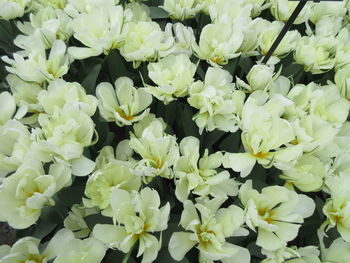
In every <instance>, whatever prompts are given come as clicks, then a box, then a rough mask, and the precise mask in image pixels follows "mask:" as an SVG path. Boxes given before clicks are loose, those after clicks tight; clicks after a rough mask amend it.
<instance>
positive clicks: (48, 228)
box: [31, 220, 58, 239]
mask: <svg viewBox="0 0 350 263" xmlns="http://www.w3.org/2000/svg"><path fill="white" fill-rule="evenodd" d="M57 225H58V224H56V223H48V222H45V221H42V220H39V221H38V222H37V224H36V227H35V230H34V232H33V233H32V234H31V236H33V237H36V238H39V239H43V238H45V237H46V236H48V235H49V234H50V233H51V232H52V231H53V230H54V229H55V228H56V227H57Z"/></svg>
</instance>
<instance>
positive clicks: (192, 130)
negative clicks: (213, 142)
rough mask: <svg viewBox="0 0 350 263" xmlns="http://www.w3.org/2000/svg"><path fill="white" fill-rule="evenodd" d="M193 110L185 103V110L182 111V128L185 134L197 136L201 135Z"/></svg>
mask: <svg viewBox="0 0 350 263" xmlns="http://www.w3.org/2000/svg"><path fill="white" fill-rule="evenodd" d="M192 118H193V112H192V110H191V108H190V106H188V105H184V110H183V113H182V119H181V120H182V128H183V131H184V133H185V136H195V137H199V129H198V126H197V124H196V123H195V122H194V121H193V120H192Z"/></svg>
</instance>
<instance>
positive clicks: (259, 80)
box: [236, 64, 280, 92]
mask: <svg viewBox="0 0 350 263" xmlns="http://www.w3.org/2000/svg"><path fill="white" fill-rule="evenodd" d="M279 74H280V72H278V73H276V74H274V67H273V66H266V65H261V64H258V65H254V66H253V67H252V68H251V69H250V70H249V72H248V74H247V81H248V84H246V83H245V82H243V81H242V80H241V79H239V78H238V77H236V80H237V86H239V87H240V88H243V89H245V90H246V91H247V92H252V91H255V90H268V89H269V88H270V87H272V86H273V84H274V81H275V80H276V79H277V78H278V77H279Z"/></svg>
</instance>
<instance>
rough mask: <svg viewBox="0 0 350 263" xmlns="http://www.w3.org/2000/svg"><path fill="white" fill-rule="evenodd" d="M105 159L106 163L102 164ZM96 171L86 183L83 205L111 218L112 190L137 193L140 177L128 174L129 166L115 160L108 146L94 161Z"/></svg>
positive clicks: (127, 163)
mask: <svg viewBox="0 0 350 263" xmlns="http://www.w3.org/2000/svg"><path fill="white" fill-rule="evenodd" d="M104 159H106V162H104ZM96 163H97V165H96V166H97V169H96V170H95V171H94V173H93V174H92V175H91V176H90V177H89V179H88V181H87V182H86V187H85V196H86V197H87V198H84V199H83V203H84V205H85V206H86V207H98V208H99V209H101V210H103V211H102V214H103V215H108V216H112V215H111V214H112V211H111V207H110V202H109V201H110V194H111V192H113V190H114V189H117V188H118V189H124V190H127V191H132V190H135V191H138V190H139V188H140V186H141V177H139V176H135V175H133V174H131V173H130V171H129V169H130V168H131V164H129V162H125V161H119V160H116V159H115V157H114V153H113V149H112V147H110V146H106V147H104V148H102V150H101V151H100V154H99V155H98V157H97V159H96Z"/></svg>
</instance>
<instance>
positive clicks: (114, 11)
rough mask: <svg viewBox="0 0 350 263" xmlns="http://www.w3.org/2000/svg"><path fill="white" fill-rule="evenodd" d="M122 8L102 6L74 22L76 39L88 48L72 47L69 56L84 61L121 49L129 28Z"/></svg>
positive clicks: (78, 17)
mask: <svg viewBox="0 0 350 263" xmlns="http://www.w3.org/2000/svg"><path fill="white" fill-rule="evenodd" d="M124 22H125V21H124V11H123V7H122V6H108V5H100V6H98V7H96V8H93V9H92V10H90V12H89V13H82V14H79V15H78V16H77V17H75V18H74V20H73V21H72V27H73V30H74V37H75V38H76V39H78V40H79V41H80V42H81V43H83V44H84V45H85V46H87V47H70V48H69V49H68V52H69V54H71V55H72V57H74V58H76V59H84V58H88V57H92V56H98V55H100V54H102V53H103V54H105V55H107V54H108V53H109V52H110V50H111V49H116V48H119V47H121V45H122V41H123V40H124V36H125V34H126V33H127V28H126V27H125V26H124Z"/></svg>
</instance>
